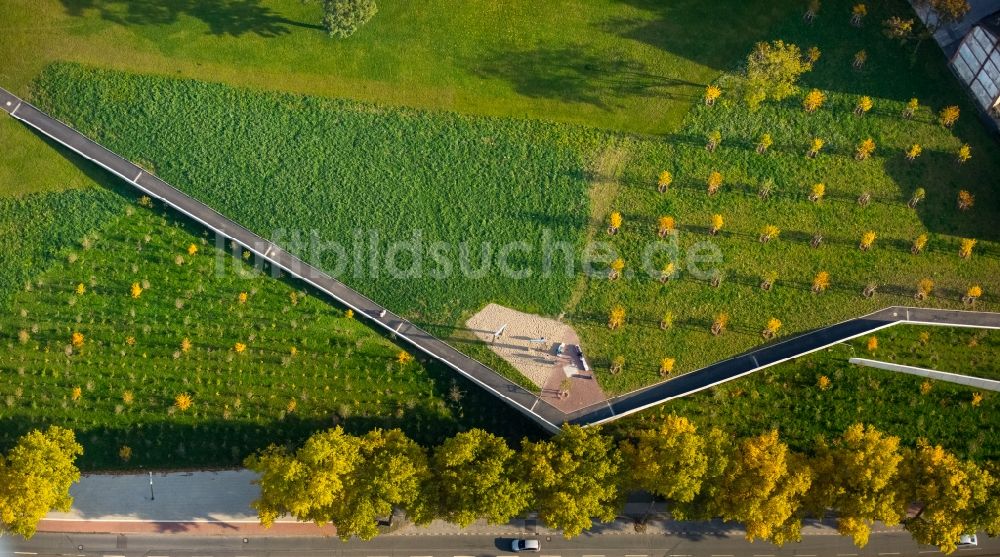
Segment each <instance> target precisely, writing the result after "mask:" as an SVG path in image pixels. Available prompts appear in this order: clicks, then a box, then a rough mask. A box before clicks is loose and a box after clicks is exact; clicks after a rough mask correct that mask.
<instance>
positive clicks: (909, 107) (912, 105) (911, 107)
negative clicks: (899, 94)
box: [903, 97, 920, 120]
mask: <svg viewBox="0 0 1000 557" xmlns="http://www.w3.org/2000/svg"><path fill="white" fill-rule="evenodd" d="M919 108H920V101H918V100H917V99H916V97H914V98H912V99H910V100H909V101H907V102H906V106H905V107H903V118H905V119H907V120H909V119H910V118H913V115H914V114H916V113H917V109H919Z"/></svg>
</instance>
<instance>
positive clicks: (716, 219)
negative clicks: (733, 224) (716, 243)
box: [708, 213, 725, 236]
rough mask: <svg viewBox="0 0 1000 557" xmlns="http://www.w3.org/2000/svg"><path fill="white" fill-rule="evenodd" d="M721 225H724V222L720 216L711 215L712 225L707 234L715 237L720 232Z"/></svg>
mask: <svg viewBox="0 0 1000 557" xmlns="http://www.w3.org/2000/svg"><path fill="white" fill-rule="evenodd" d="M723 225H725V220H724V219H723V218H722V215H720V214H718V213H716V214H714V215H712V225H711V227H709V229H708V233H709V234H711V235H712V236H715V235H716V234H718V233H719V231H721V230H722V227H723Z"/></svg>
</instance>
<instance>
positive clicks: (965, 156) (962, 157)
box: [956, 143, 972, 164]
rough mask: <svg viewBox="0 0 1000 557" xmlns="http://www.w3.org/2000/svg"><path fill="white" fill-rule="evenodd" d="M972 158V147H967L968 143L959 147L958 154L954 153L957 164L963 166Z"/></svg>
mask: <svg viewBox="0 0 1000 557" xmlns="http://www.w3.org/2000/svg"><path fill="white" fill-rule="evenodd" d="M971 158H972V147H969V144H968V143H963V144H962V146H961V147H959V148H958V153H956V159H957V160H958V163H959V164H964V163H965V162H966V161H968V160H969V159H971Z"/></svg>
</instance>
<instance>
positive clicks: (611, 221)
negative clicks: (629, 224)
mask: <svg viewBox="0 0 1000 557" xmlns="http://www.w3.org/2000/svg"><path fill="white" fill-rule="evenodd" d="M621 227H622V214H621V213H619V212H618V211H614V212H612V213H611V215H610V216H608V234H617V233H618V230H619V229H620V228H621Z"/></svg>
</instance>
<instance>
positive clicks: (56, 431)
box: [0, 426, 83, 538]
mask: <svg viewBox="0 0 1000 557" xmlns="http://www.w3.org/2000/svg"><path fill="white" fill-rule="evenodd" d="M81 454H83V447H81V446H80V444H79V443H77V442H76V437H75V435H73V432H72V431H71V430H69V429H64V428H61V427H58V426H49V428H48V429H46V430H45V431H40V430H37V429H36V430H33V431H30V432H28V433H27V434H25V435H23V436H22V437H21V438H20V439H18V440H17V443H16V444H15V445H14V446H13V447H12V448H11V449H10V451H9V452H8V453H7V454H6V455H2V454H0V533H3V532H5V531H6V532H10V533H12V534H18V535H20V536H23V537H25V538H30V537H31V536H33V535H34V534H35V529H36V527H37V526H38V523H39V521H41V520H42V518H44V517H45V515H46V514H48V513H49V511H61V512H67V511H69V509H70V506H71V505H72V504H73V497H72V496H70V493H69V488H70V486H71V485H72V484H73V483H74V482H76V481H79V479H80V471H79V469H77V467H76V458H77V457H78V456H80V455H81Z"/></svg>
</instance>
